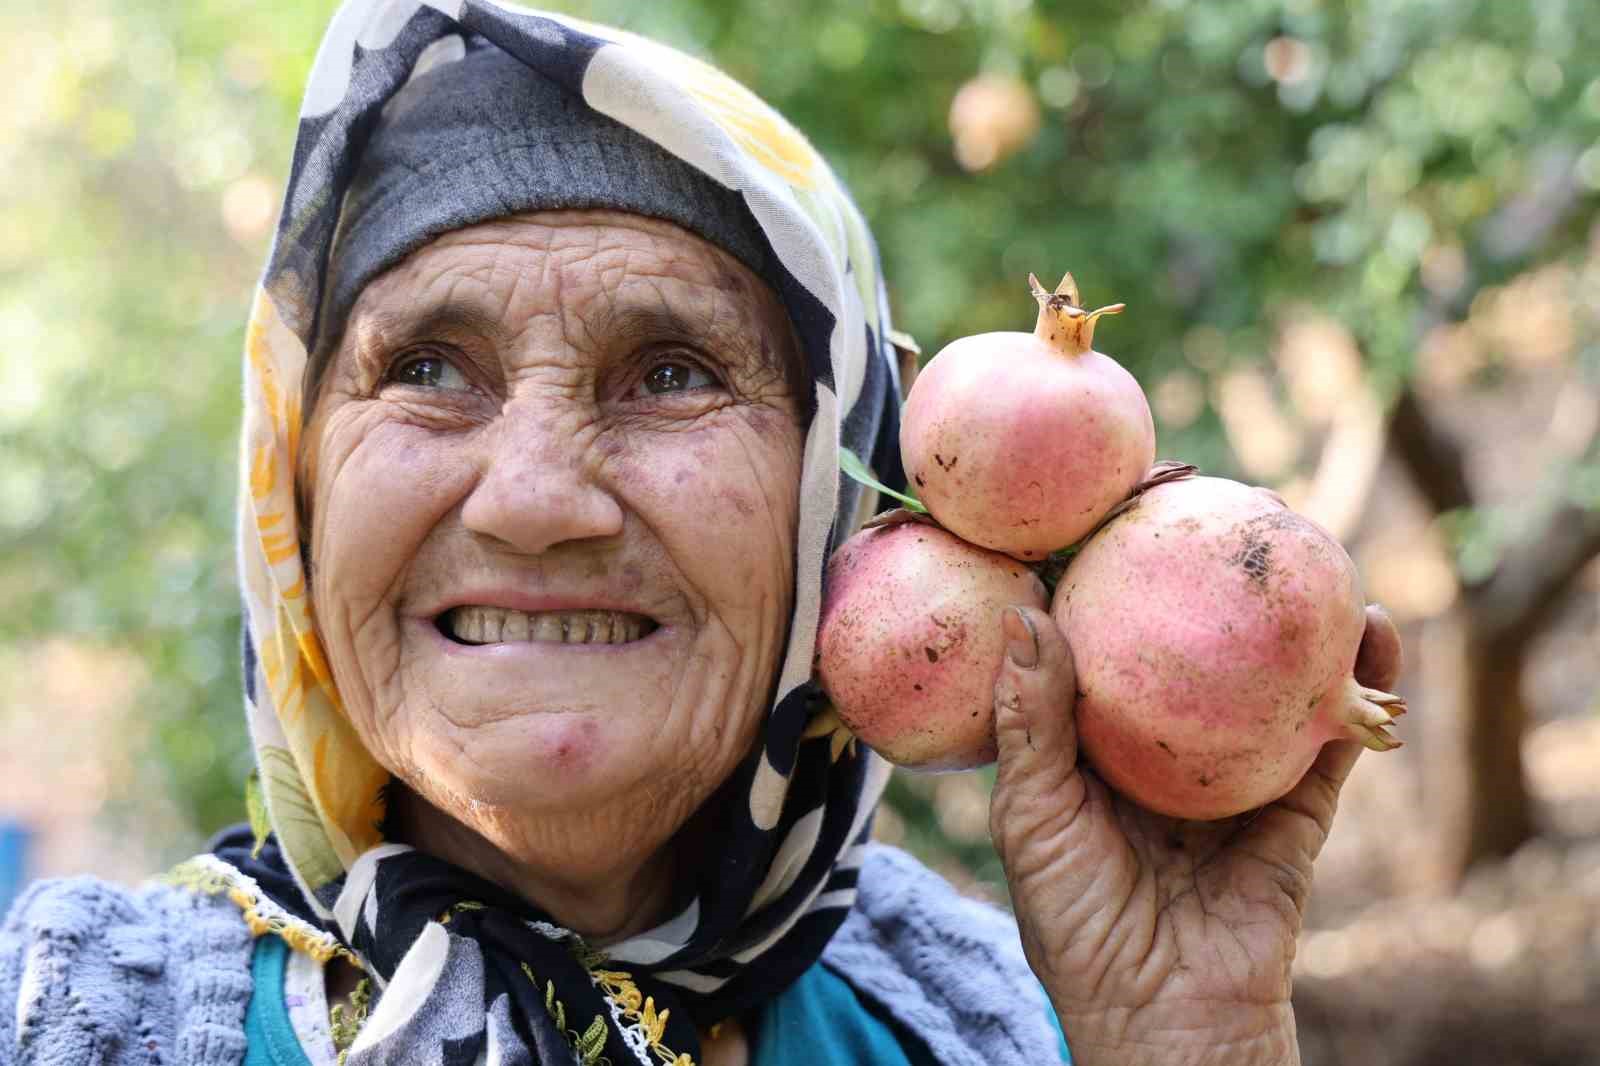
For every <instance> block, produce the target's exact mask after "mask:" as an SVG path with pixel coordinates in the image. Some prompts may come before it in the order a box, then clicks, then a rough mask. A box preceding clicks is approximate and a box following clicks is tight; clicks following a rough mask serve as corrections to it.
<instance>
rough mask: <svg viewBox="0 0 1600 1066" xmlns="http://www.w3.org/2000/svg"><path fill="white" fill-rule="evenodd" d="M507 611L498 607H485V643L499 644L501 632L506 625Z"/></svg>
mask: <svg viewBox="0 0 1600 1066" xmlns="http://www.w3.org/2000/svg"><path fill="white" fill-rule="evenodd" d="M505 623H506V613H505V611H502V610H500V609H499V608H496V607H485V608H484V609H483V642H484V643H485V644H499V643H500V633H501V630H502V629H503V628H504V627H505Z"/></svg>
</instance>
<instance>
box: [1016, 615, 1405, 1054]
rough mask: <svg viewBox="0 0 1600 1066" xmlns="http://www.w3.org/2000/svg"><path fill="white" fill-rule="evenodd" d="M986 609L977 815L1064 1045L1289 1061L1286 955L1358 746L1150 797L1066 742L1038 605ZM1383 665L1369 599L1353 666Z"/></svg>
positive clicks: (1378, 671)
mask: <svg viewBox="0 0 1600 1066" xmlns="http://www.w3.org/2000/svg"><path fill="white" fill-rule="evenodd" d="M1004 614H1005V620H1004V623H1003V624H1004V626H1005V632H1006V636H1007V639H1008V641H1009V644H1010V647H1011V656H1010V657H1009V658H1008V660H1007V661H1006V663H1005V664H1004V665H1003V666H1002V667H1001V668H1000V672H999V675H998V677H997V678H996V682H995V726H996V730H997V732H998V736H999V746H1000V767H999V776H998V779H997V780H996V782H995V788H994V795H993V798H992V800H991V803H990V813H989V821H990V829H991V832H992V833H993V836H994V843H995V847H996V848H997V850H998V851H999V853H1000V858H1001V861H1002V862H1003V863H1004V865H1005V870H1006V879H1007V881H1008V882H1009V884H1010V889H1011V897H1012V902H1013V905H1014V907H1015V909H1016V915H1017V922H1018V924H1019V926H1020V927H1021V931H1022V943H1023V947H1024V949H1025V950H1026V952H1027V955H1028V961H1029V964H1030V965H1031V966H1032V967H1033V969H1034V972H1035V973H1036V974H1037V975H1038V977H1039V979H1040V980H1041V981H1042V982H1043V983H1044V986H1045V988H1046V990H1047V991H1048V992H1049V993H1050V997H1051V999H1052V1001H1053V1002H1054V1003H1055V1007H1056V1012H1057V1014H1058V1016H1059V1017H1060V1019H1061V1024H1062V1027H1063V1029H1065V1031H1066V1034H1067V1041H1068V1043H1069V1044H1070V1046H1071V1048H1072V1053H1073V1058H1074V1061H1075V1062H1076V1063H1077V1064H1078V1066H1104V1064H1112V1063H1114V1064H1119V1066H1120V1064H1134V1063H1138V1064H1151V1066H1157V1064H1159V1066H1187V1064H1202V1063H1219V1064H1220V1063H1227V1064H1228V1066H1251V1064H1272V1066H1278V1064H1283V1063H1298V1062H1299V1060H1300V1055H1299V1050H1298V1048H1297V1045H1296V1042H1295V1024H1294V1013H1293V1011H1292V1009H1291V1008H1290V1005H1289V987H1290V972H1289V970H1290V962H1291V961H1292V959H1293V958H1294V947H1295V937H1296V935H1297V934H1298V933H1299V931H1300V925H1301V920H1302V917H1303V915H1304V912H1305V905H1306V899H1307V897H1308V895H1309V893H1310V889H1311V864H1312V860H1314V859H1315V858H1316V856H1317V852H1318V851H1320V850H1321V848H1322V844H1323V842H1324V841H1325V840H1326V839H1327V836H1328V829H1329V826H1330V825H1331V824H1332V821H1333V812H1334V808H1335V806H1336V805H1337V802H1338V798H1339V788H1340V786H1341V785H1342V784H1343V783H1344V780H1345V777H1346V776H1347V775H1348V774H1349V773H1350V769H1351V767H1352V766H1354V765H1355V760H1356V756H1357V755H1358V754H1359V753H1360V751H1361V746H1360V745H1359V744H1356V743H1354V742H1350V741H1339V742H1334V743H1330V744H1328V745H1326V746H1325V747H1324V748H1323V749H1322V752H1321V754H1320V755H1319V756H1318V757H1317V761H1316V763H1315V764H1313V766H1312V768H1311V770H1310V771H1309V772H1307V774H1306V775H1305V777H1304V778H1303V779H1302V780H1301V781H1300V783H1299V784H1298V785H1297V786H1296V787H1295V788H1294V790H1293V791H1291V792H1290V793H1289V794H1288V795H1287V796H1284V797H1283V798H1282V799H1280V800H1278V801H1277V802H1276V803H1272V804H1269V805H1268V806H1266V807H1264V808H1262V809H1260V810H1258V811H1252V812H1250V813H1248V814H1245V815H1241V816H1239V817H1237V818H1231V819H1227V820H1225V821H1220V822H1186V821H1180V820H1177V819H1173V818H1168V817H1165V816H1162V815H1157V814H1152V813H1150V812H1149V811H1146V810H1144V809H1142V808H1140V807H1138V806H1135V805H1134V804H1133V803H1132V802H1130V801H1128V800H1125V799H1123V798H1122V797H1121V796H1118V795H1117V794H1115V793H1114V792H1112V791H1111V790H1110V789H1109V788H1107V787H1106V785H1105V783H1104V782H1103V781H1101V780H1100V778H1099V777H1098V776H1097V775H1096V774H1095V772H1094V771H1093V769H1091V768H1089V767H1087V766H1085V765H1084V764H1082V763H1081V762H1080V761H1079V760H1078V737H1077V730H1076V724H1075V719H1074V715H1073V700H1074V692H1075V691H1076V685H1075V678H1074V674H1073V668H1072V656H1071V652H1070V650H1069V649H1068V647H1067V642H1066V639H1065V638H1064V637H1063V636H1062V635H1061V632H1060V630H1059V629H1057V628H1056V625H1055V623H1054V622H1053V621H1052V620H1051V618H1050V615H1049V614H1047V613H1045V612H1044V611H1040V610H1034V609H1031V608H1015V609H1008V610H1007V611H1005V612H1004ZM1399 669H1400V642H1399V637H1398V635H1397V634H1396V632H1395V628H1394V624H1393V623H1392V622H1391V621H1390V620H1389V617H1388V615H1387V614H1386V613H1385V612H1384V611H1383V610H1382V609H1381V608H1378V607H1369V608H1368V609H1367V629H1366V633H1365V635H1364V636H1363V637H1362V642H1361V652H1360V656H1359V658H1358V661H1357V663H1356V676H1357V678H1358V679H1359V680H1360V681H1361V683H1362V684H1365V685H1370V686H1372V687H1374V688H1380V689H1389V688H1390V687H1392V685H1393V683H1394V680H1395V676H1396V675H1397V674H1398V673H1399Z"/></svg>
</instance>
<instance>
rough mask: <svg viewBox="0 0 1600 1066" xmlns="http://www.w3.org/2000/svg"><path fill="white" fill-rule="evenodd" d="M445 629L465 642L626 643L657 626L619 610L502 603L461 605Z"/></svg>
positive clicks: (446, 618)
mask: <svg viewBox="0 0 1600 1066" xmlns="http://www.w3.org/2000/svg"><path fill="white" fill-rule="evenodd" d="M444 623H445V629H446V630H447V631H448V632H449V633H450V634H451V635H452V636H454V637H455V638H456V639H457V640H459V641H461V642H462V643H464V644H512V643H525V642H528V641H543V642H546V643H551V644H562V643H565V644H625V643H628V642H629V641H634V640H638V639H639V638H640V637H641V636H643V635H644V634H645V633H647V632H649V631H650V630H653V629H654V628H655V626H654V625H653V624H651V623H650V621H649V620H648V619H646V618H642V617H640V616H639V615H633V614H621V613H618V612H615V611H541V612H539V613H537V614H528V613H527V612H525V611H509V610H506V609H505V608H502V607H457V608H455V609H454V610H452V611H450V612H449V613H448V614H447V615H445V618H444Z"/></svg>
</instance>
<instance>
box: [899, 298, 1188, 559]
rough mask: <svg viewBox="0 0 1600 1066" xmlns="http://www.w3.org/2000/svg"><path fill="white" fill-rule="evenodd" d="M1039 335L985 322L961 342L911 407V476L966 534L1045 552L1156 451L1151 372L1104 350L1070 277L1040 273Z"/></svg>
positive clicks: (1109, 499)
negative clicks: (999, 329)
mask: <svg viewBox="0 0 1600 1066" xmlns="http://www.w3.org/2000/svg"><path fill="white" fill-rule="evenodd" d="M1028 281H1029V283H1030V284H1031V285H1032V286H1033V295H1034V298H1035V299H1037V300H1038V301H1039V318H1038V321H1037V323H1036V324H1035V326H1034V330H1033V333H1032V334H1031V335H1030V334H1027V333H981V334H978V335H977V336H973V337H963V338H962V339H960V340H957V341H953V342H951V343H950V344H949V345H947V346H946V347H945V348H944V349H943V350H942V351H940V352H939V354H938V355H936V356H934V357H933V359H932V360H930V361H929V363H928V365H927V366H926V367H924V368H923V370H922V373H921V374H920V375H919V376H918V377H917V379H916V383H915V384H914V385H913V386H912V387H911V395H910V396H908V397H907V398H906V404H905V409H904V411H903V412H902V415H901V425H900V452H901V458H902V460H903V461H904V464H905V470H906V476H907V477H908V478H909V479H910V480H911V483H912V484H913V485H914V486H915V489H916V493H917V496H918V497H919V498H920V499H921V501H922V503H923V504H924V505H925V506H926V507H927V508H928V510H929V511H930V512H931V513H932V514H933V516H934V517H935V518H937V519H938V520H939V523H940V524H941V525H943V526H944V527H945V528H947V529H949V530H950V531H951V532H952V533H954V534H956V535H957V536H959V537H961V538H962V539H963V540H967V541H970V542H972V543H973V544H977V545H981V546H982V547H985V548H990V549H993V550H995V551H1002V552H1005V553H1007V554H1008V555H1013V556H1015V557H1017V558H1019V559H1028V560H1035V559H1042V558H1044V557H1045V556H1046V555H1048V554H1050V553H1051V552H1052V551H1055V550H1056V549H1058V548H1065V547H1067V546H1069V545H1071V544H1073V543H1075V542H1077V541H1078V540H1079V539H1081V538H1082V537H1084V536H1085V535H1086V534H1088V532H1089V531H1090V530H1091V529H1093V528H1094V527H1095V525H1096V524H1097V523H1098V522H1099V521H1100V519H1101V518H1102V517H1104V515H1105V514H1106V512H1107V511H1109V510H1110V509H1111V507H1112V506H1113V505H1115V504H1116V503H1118V502H1119V501H1121V500H1122V499H1123V498H1125V497H1126V496H1127V495H1128V493H1129V492H1131V491H1132V490H1133V488H1134V486H1135V485H1137V484H1138V483H1139V480H1140V478H1142V477H1143V476H1144V473H1145V470H1146V469H1148V468H1149V466H1150V463H1151V461H1152V460H1153V459H1154V458H1155V450H1156V432H1155V423H1154V421H1152V419H1151V417H1150V405H1149V403H1148V402H1146V400H1145V397H1144V393H1143V391H1141V390H1140V388H1139V383H1138V382H1136V381H1135V380H1134V379H1133V375H1131V374H1129V373H1128V372H1127V371H1126V370H1124V369H1123V368H1122V367H1121V366H1119V365H1118V364H1117V363H1116V362H1115V361H1114V360H1112V359H1111V358H1109V357H1107V356H1104V355H1101V354H1100V353H1099V352H1096V351H1093V350H1091V348H1090V345H1091V344H1092V343H1093V340H1094V324H1095V321H1096V320H1097V319H1099V317H1100V316H1101V315H1108V314H1113V313H1115V312H1118V311H1121V310H1122V308H1123V305H1122V304H1112V305H1111V306H1109V307H1101V308H1097V309H1095V310H1093V311H1085V310H1083V308H1081V307H1080V306H1079V298H1078V287H1077V283H1076V282H1074V281H1073V279H1072V275H1071V274H1068V275H1067V276H1066V277H1065V278H1063V279H1062V281H1061V284H1060V285H1059V286H1058V287H1057V288H1056V291H1055V293H1054V294H1051V293H1047V292H1045V291H1044V289H1043V288H1042V287H1041V286H1040V285H1039V281H1038V279H1037V278H1035V277H1033V276H1032V275H1029V277H1028Z"/></svg>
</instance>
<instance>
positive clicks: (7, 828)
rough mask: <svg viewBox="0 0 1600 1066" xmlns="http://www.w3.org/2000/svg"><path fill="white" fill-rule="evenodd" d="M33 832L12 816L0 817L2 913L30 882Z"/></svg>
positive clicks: (0, 904)
mask: <svg viewBox="0 0 1600 1066" xmlns="http://www.w3.org/2000/svg"><path fill="white" fill-rule="evenodd" d="M32 840H33V833H32V832H31V831H29V829H28V827H27V826H25V825H23V824H22V823H21V822H18V821H16V820H14V819H11V818H0V914H4V913H5V912H6V911H7V910H8V909H10V907H11V901H12V900H14V899H16V898H17V896H18V895H19V894H20V893H21V892H22V886H23V885H25V884H27V883H28V845H29V843H31V842H32Z"/></svg>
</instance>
